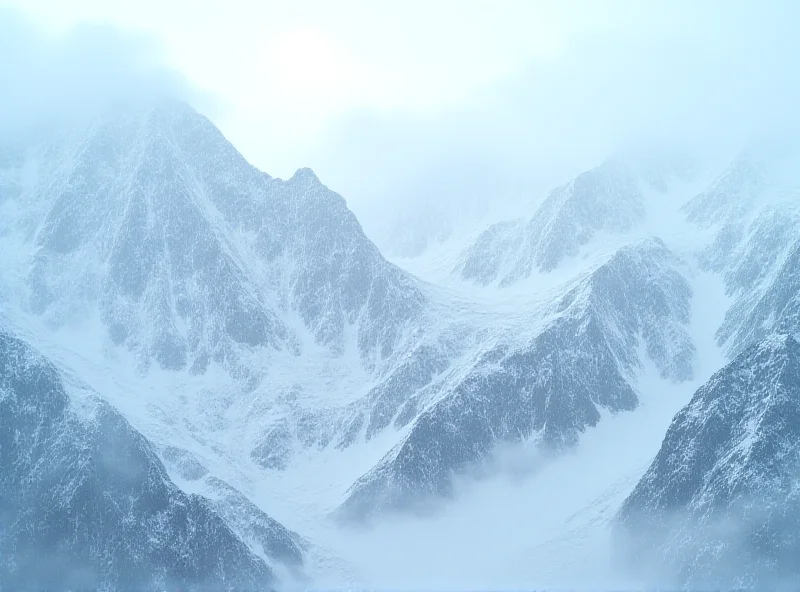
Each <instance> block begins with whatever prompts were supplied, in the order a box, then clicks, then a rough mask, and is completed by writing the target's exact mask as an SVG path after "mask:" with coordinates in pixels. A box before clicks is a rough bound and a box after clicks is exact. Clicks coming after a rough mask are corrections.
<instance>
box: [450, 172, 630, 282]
mask: <svg viewBox="0 0 800 592" xmlns="http://www.w3.org/2000/svg"><path fill="white" fill-rule="evenodd" d="M644 215H645V210H644V205H643V203H642V195H641V192H640V190H639V188H638V187H637V184H636V181H635V180H634V178H632V176H631V175H630V173H628V172H627V171H626V170H624V169H623V168H622V167H620V166H618V165H616V164H614V163H611V162H607V163H605V164H603V165H601V166H599V167H597V168H595V169H592V170H590V171H587V172H585V173H582V174H580V175H578V176H577V177H575V179H573V180H572V181H571V182H570V183H567V184H566V185H562V186H561V187H558V188H556V189H555V190H553V191H552V193H550V195H549V196H548V197H547V199H546V200H545V201H544V203H543V204H542V205H541V206H540V207H539V209H538V210H537V211H536V213H535V214H534V215H533V217H531V219H530V220H528V221H516V222H501V223H498V224H495V225H493V226H491V227H490V228H488V229H487V230H486V231H484V232H483V233H482V234H481V235H480V236H479V237H478V238H477V240H476V241H475V243H474V244H473V245H471V246H470V247H469V248H468V249H467V250H466V251H465V252H464V254H463V255H462V259H461V261H460V262H459V264H458V266H457V268H456V272H457V273H459V274H460V276H461V277H462V278H464V279H467V280H472V281H474V282H476V283H478V284H483V285H487V284H491V283H494V282H496V281H499V284H500V286H501V287H502V286H507V285H510V284H512V283H514V282H517V281H519V280H521V279H524V278H527V277H529V276H530V275H531V273H532V271H533V270H535V269H538V270H540V271H552V270H553V269H555V268H556V267H557V266H558V265H559V263H561V261H563V260H564V259H566V258H568V257H573V256H575V255H576V254H577V253H578V251H579V249H580V248H581V247H582V246H584V245H586V244H587V243H588V242H589V241H590V240H591V239H592V238H593V237H594V236H595V235H596V234H598V233H600V232H604V231H605V232H610V233H614V232H622V231H625V230H629V229H630V228H631V227H632V226H634V225H635V224H636V223H637V222H641V221H642V219H643V218H644Z"/></svg>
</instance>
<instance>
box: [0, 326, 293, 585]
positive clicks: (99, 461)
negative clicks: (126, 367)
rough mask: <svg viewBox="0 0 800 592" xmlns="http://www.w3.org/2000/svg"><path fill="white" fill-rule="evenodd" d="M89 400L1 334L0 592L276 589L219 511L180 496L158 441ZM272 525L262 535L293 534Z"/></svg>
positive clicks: (287, 547)
mask: <svg viewBox="0 0 800 592" xmlns="http://www.w3.org/2000/svg"><path fill="white" fill-rule="evenodd" d="M86 397H87V398H86V400H84V401H83V402H82V403H81V404H80V405H79V406H78V407H76V403H75V402H73V401H71V399H70V396H69V395H68V394H67V392H66V391H65V388H64V384H63V382H62V378H61V377H60V375H59V373H58V371H57V370H56V369H55V368H54V367H53V366H52V365H51V364H50V363H49V362H47V361H46V360H45V359H43V358H42V357H41V356H40V355H38V354H37V353H36V352H35V351H33V350H32V349H31V348H30V347H29V346H27V345H26V344H25V343H24V342H22V341H20V340H18V339H16V338H14V337H13V336H11V335H9V334H8V333H7V332H4V331H3V332H0V417H2V418H3V421H2V422H0V526H2V528H0V582H2V587H3V589H8V590H29V589H36V590H40V589H66V588H70V589H86V590H89V589H93V590H96V589H108V590H134V589H135V590H157V589H163V588H165V587H170V586H179V587H182V588H181V589H188V590H254V589H259V590H269V589H272V586H273V584H274V583H275V581H274V576H273V573H272V571H271V570H270V568H269V567H268V566H267V565H266V564H265V563H264V561H263V560H262V559H260V558H259V557H257V556H256V555H255V554H254V553H253V552H252V551H251V550H250V549H249V548H248V547H247V546H246V545H245V544H244V543H243V542H242V540H240V539H239V538H238V537H237V536H236V535H235V534H234V532H233V531H232V530H231V528H230V527H229V526H228V524H227V523H226V521H225V520H223V518H222V517H221V516H220V515H219V514H218V513H217V511H216V510H215V508H214V504H213V503H212V502H210V501H208V500H206V499H205V498H202V497H199V496H196V495H186V494H185V493H183V492H182V491H180V490H179V489H178V488H177V487H175V485H173V484H172V483H171V482H170V480H169V478H168V476H167V473H166V471H165V469H164V467H163V465H162V464H161V462H160V461H159V460H158V458H157V457H156V455H155V454H154V452H153V451H152V449H151V447H150V445H149V443H148V442H147V441H146V440H145V439H144V438H143V437H142V436H141V435H140V434H138V433H137V432H136V431H135V430H133V428H132V427H131V426H130V425H129V424H128V423H127V422H126V421H125V420H124V419H123V418H122V417H121V416H120V415H119V414H118V413H116V412H115V411H114V410H113V409H112V408H110V407H109V406H108V405H107V404H105V403H103V402H101V401H99V400H96V399H94V398H90V397H89V396H88V395H87V396H86ZM272 528H273V531H266V530H265V531H264V532H263V538H265V539H266V538H269V537H270V536H271V534H272V533H277V534H284V533H283V531H280V532H279V530H280V529H277V530H276V527H275V526H274V525H273V526H272ZM284 530H285V529H284ZM286 540H287V539H285V537H284V538H282V537H278V536H273V537H272V538H271V542H272V543H274V545H281V544H284V543H286ZM288 540H289V541H290V542H291V540H292V539H291V538H290V539H288ZM272 551H273V554H280V553H281V552H282V553H283V555H285V556H287V557H289V558H295V559H296V557H295V556H296V555H297V548H295V547H293V546H292V544H284V547H282V549H279V550H276V549H274V548H272Z"/></svg>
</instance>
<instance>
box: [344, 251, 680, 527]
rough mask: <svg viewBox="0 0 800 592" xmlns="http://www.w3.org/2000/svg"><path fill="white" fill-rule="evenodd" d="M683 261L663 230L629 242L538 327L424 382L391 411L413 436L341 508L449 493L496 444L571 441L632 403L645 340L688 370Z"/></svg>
mask: <svg viewBox="0 0 800 592" xmlns="http://www.w3.org/2000/svg"><path fill="white" fill-rule="evenodd" d="M679 269H680V264H679V261H677V260H676V258H675V256H674V255H673V254H672V253H671V252H670V251H669V249H668V248H667V247H666V245H665V244H664V243H663V242H662V241H660V240H658V239H651V240H648V241H645V242H643V243H638V244H634V245H632V246H630V247H625V248H623V249H621V250H619V251H618V252H617V253H615V254H614V255H613V256H612V257H611V258H610V259H609V260H608V261H606V262H604V263H603V264H601V265H600V266H598V267H597V268H596V269H594V270H592V271H591V272H590V273H588V274H586V276H585V277H583V278H580V280H579V281H578V282H577V285H575V286H574V287H570V288H569V289H568V290H566V291H565V293H564V294H563V296H561V297H560V298H559V299H558V300H556V301H555V302H554V303H553V306H552V308H551V309H550V310H548V311H547V313H546V315H545V316H544V318H543V320H542V321H540V323H541V325H540V326H539V327H538V328H537V329H536V330H534V331H533V333H532V335H531V336H530V337H525V338H523V339H521V340H510V339H508V336H506V335H501V336H498V337H496V338H495V339H493V340H490V342H489V343H487V344H486V345H485V349H484V348H481V349H480V350H479V351H478V353H477V354H476V355H475V356H474V358H472V359H470V360H468V362H467V363H462V364H460V365H459V366H457V367H456V368H455V369H454V370H452V371H451V372H450V373H449V374H447V375H446V376H445V377H443V378H442V380H441V381H440V382H439V383H438V384H429V385H425V386H426V388H423V389H420V390H419V391H418V394H416V395H415V396H414V397H412V398H409V399H408V400H407V401H406V402H405V403H404V404H403V406H402V408H400V409H399V411H394V413H393V415H394V416H396V419H395V425H396V426H397V427H400V428H402V427H405V426H407V425H410V429H409V431H408V434H407V436H406V437H405V438H404V439H403V440H402V441H401V442H400V443H399V444H398V445H397V446H395V447H394V448H393V449H392V450H391V451H390V452H389V453H388V454H387V455H386V457H384V458H383V459H382V460H381V462H380V463H379V464H378V465H377V466H376V467H375V468H373V469H372V470H370V472H369V473H368V474H366V475H365V476H363V477H362V478H360V479H359V480H358V481H357V482H356V483H355V484H354V486H353V488H352V490H351V492H350V494H349V496H348V499H347V502H346V503H345V505H344V506H343V510H344V511H345V512H346V513H347V514H350V515H354V514H355V515H358V516H363V515H364V514H371V513H374V512H379V511H381V510H383V509H385V508H386V506H392V507H405V506H409V505H414V503H415V502H416V501H423V502H424V501H429V496H430V495H431V494H434V495H449V494H450V493H451V491H452V476H453V473H454V472H455V473H458V472H463V471H464V470H465V469H467V468H468V467H469V466H470V465H473V464H475V463H479V462H481V461H485V460H487V458H488V457H489V456H490V455H491V453H492V452H493V451H494V450H495V449H496V448H497V446H498V445H500V444H506V443H512V442H521V441H526V440H532V439H533V440H536V441H537V442H539V443H540V444H541V445H542V446H545V447H548V448H550V447H553V448H563V447H564V446H569V445H573V444H575V443H576V442H577V441H578V438H579V436H580V434H581V433H582V432H583V431H584V430H585V429H586V428H587V427H591V426H594V425H596V423H597V422H598V421H599V420H600V412H599V409H600V408H602V409H607V410H609V411H612V412H617V411H629V410H632V409H634V408H635V407H636V405H637V401H638V399H637V394H636V392H635V390H634V388H633V387H632V386H631V383H630V379H631V378H632V377H633V376H634V374H635V370H636V369H637V368H639V367H640V365H641V363H642V361H643V360H642V359H640V357H639V349H640V348H639V343H640V340H641V341H642V342H643V344H644V348H643V350H644V355H645V356H646V357H647V358H648V359H649V361H651V362H652V363H654V364H655V365H656V366H657V367H658V369H659V371H660V373H661V375H662V376H663V377H665V378H668V379H672V380H686V379H688V378H691V376H692V371H693V361H694V346H693V345H692V343H691V340H690V338H689V336H688V335H687V332H686V325H687V324H688V322H689V304H690V299H691V295H692V292H691V288H690V286H689V283H688V282H687V280H686V279H685V278H684V276H683V275H682V274H681V273H680V271H679ZM426 362H428V361H427V360H426V359H425V358H423V359H422V361H421V362H419V363H420V364H423V363H426ZM428 363H430V364H431V365H433V364H435V360H434V361H433V362H428ZM426 378H427V380H428V382H429V383H430V382H431V381H432V378H433V377H432V376H431V374H430V373H429V374H427V375H426ZM420 382H422V381H420ZM415 386H416V385H415ZM385 415H389V414H388V413H387V414H385ZM420 498H422V499H421V500H420Z"/></svg>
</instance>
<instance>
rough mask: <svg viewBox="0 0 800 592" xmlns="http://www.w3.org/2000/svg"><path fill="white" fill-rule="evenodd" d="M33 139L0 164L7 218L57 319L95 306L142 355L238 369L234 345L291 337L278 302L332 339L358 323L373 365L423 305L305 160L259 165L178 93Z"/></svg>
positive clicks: (182, 364) (116, 338)
mask: <svg viewBox="0 0 800 592" xmlns="http://www.w3.org/2000/svg"><path fill="white" fill-rule="evenodd" d="M43 146H44V145H42V146H38V147H34V148H32V149H30V150H29V151H28V153H23V155H24V158H22V161H23V164H20V163H18V162H17V160H20V159H17V160H14V159H6V160H7V162H6V161H4V163H5V170H3V171H0V179H2V180H3V181H0V187H2V188H3V189H0V191H2V194H3V196H4V197H5V195H6V194H8V196H9V197H10V198H11V199H13V200H15V202H18V203H19V205H20V206H21V207H20V208H19V211H21V212H24V215H22V216H20V218H19V219H18V220H16V222H15V224H12V226H14V228H13V230H14V231H16V232H17V233H19V235H20V236H21V238H22V239H23V240H25V241H32V242H33V244H34V245H35V247H36V249H35V255H34V256H33V259H32V261H30V265H29V268H30V271H29V273H28V277H27V283H28V287H29V290H30V302H29V305H30V308H31V310H32V311H33V312H34V313H36V314H39V315H42V316H43V317H44V318H45V319H46V320H47V321H48V322H50V323H51V324H54V325H61V324H63V323H65V322H66V321H68V320H74V319H75V318H81V317H82V316H88V315H92V314H94V311H95V310H97V311H98V312H99V316H100V319H101V321H102V323H103V325H104V326H105V328H106V329H107V332H108V335H109V337H110V338H111V340H112V341H113V342H114V343H116V344H125V345H126V346H127V347H128V348H129V349H131V350H132V351H134V352H135V353H136V354H138V357H139V361H140V363H141V364H143V365H145V366H146V365H147V364H149V363H150V361H151V360H152V361H155V362H156V363H157V364H158V365H159V366H161V367H162V368H165V369H170V370H178V369H183V368H190V369H191V370H192V371H193V372H196V373H202V372H204V371H205V369H206V367H207V365H208V363H209V362H210V361H211V360H216V361H218V362H220V363H223V364H225V365H226V366H227V367H228V368H229V370H230V371H231V372H232V373H234V374H237V373H238V374H242V375H244V376H245V377H247V376H246V375H247V372H248V369H247V368H246V366H245V365H244V364H242V363H241V355H240V354H241V353H242V352H243V351H247V350H251V349H253V348H264V347H267V348H288V349H290V350H292V351H295V350H296V349H297V347H298V345H297V344H298V338H297V336H296V335H295V334H294V332H293V331H292V330H290V329H289V328H288V327H287V325H286V323H285V318H286V315H287V313H293V314H296V315H298V316H299V317H300V319H301V320H302V322H303V324H304V325H305V326H306V328H307V329H308V330H309V331H310V332H311V334H312V335H313V337H314V338H315V339H316V341H317V342H319V343H320V344H323V345H325V346H328V347H331V348H332V349H334V350H335V351H343V349H344V347H345V333H346V331H347V330H348V327H350V326H355V332H356V334H357V342H358V348H359V353H360V354H361V356H362V358H363V360H364V361H365V362H366V363H367V364H368V365H373V364H377V363H380V361H381V360H383V359H385V358H386V357H388V356H390V355H391V354H392V352H393V351H394V349H395V347H396V346H397V344H398V342H399V341H400V339H401V334H402V331H403V328H404V326H405V325H406V324H407V323H408V322H409V321H410V320H411V319H412V318H414V317H415V315H417V314H418V313H419V312H420V310H421V309H422V307H423V304H424V299H423V298H422V296H421V295H420V293H419V292H418V291H417V289H416V287H415V286H414V284H413V282H412V281H411V280H410V279H409V278H408V277H407V276H406V275H405V274H404V273H403V272H402V271H400V270H399V269H398V268H396V267H394V266H392V265H390V264H389V263H387V262H386V261H385V260H384V259H383V257H382V256H381V255H380V253H379V252H378V251H377V249H376V248H375V246H374V245H373V244H372V243H370V242H369V240H368V239H367V238H366V237H365V236H364V234H363V232H362V230H361V227H360V225H359V224H358V222H357V220H356V219H355V217H354V216H353V214H352V213H351V212H350V211H349V210H348V209H347V207H346V204H345V202H344V200H343V199H342V198H341V196H339V195H337V194H336V193H334V192H332V191H330V190H329V189H327V188H326V187H325V186H324V185H322V183H320V182H319V180H318V179H317V178H316V177H315V176H314V174H313V173H312V172H311V171H310V170H308V169H302V170H300V171H298V172H297V173H296V174H295V175H294V176H293V177H292V178H291V179H289V180H287V181H283V180H280V179H273V178H271V177H269V176H268V175H266V174H264V173H261V172H259V171H258V170H256V169H255V168H253V167H252V166H250V165H249V164H248V163H247V162H246V161H245V160H244V158H242V156H241V155H240V154H239V153H238V152H237V151H236V150H235V149H234V148H233V146H231V145H230V144H229V143H228V142H227V141H226V140H225V138H224V137H223V136H222V134H221V133H220V132H219V131H218V130H217V129H216V128H215V127H214V126H213V125H212V124H211V123H210V122H209V121H208V120H207V119H205V118H204V117H202V116H201V115H199V114H197V113H196V112H194V111H193V110H192V109H191V108H189V107H188V106H186V105H183V104H180V103H172V102H164V103H159V104H156V105H153V106H150V107H148V108H143V109H131V110H130V111H125V112H123V113H117V114H113V115H111V116H107V117H103V118H99V119H98V120H97V121H96V122H95V123H94V124H93V125H92V126H89V127H87V128H80V129H78V130H77V131H75V130H73V131H71V132H70V133H68V134H66V135H64V136H63V137H61V136H54V139H53V140H52V142H51V144H48V145H47V146H46V147H43ZM15 163H16V164H15ZM23 166H25V167H27V168H28V169H30V170H32V171H34V174H31V175H29V176H31V177H32V179H33V181H32V182H31V183H29V184H28V186H26V189H25V190H22V189H20V188H19V187H20V179H21V178H22V176H23V171H22V170H21V169H22V167H23ZM29 173H30V171H29ZM9 211H11V210H9ZM14 211H16V210H14Z"/></svg>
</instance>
